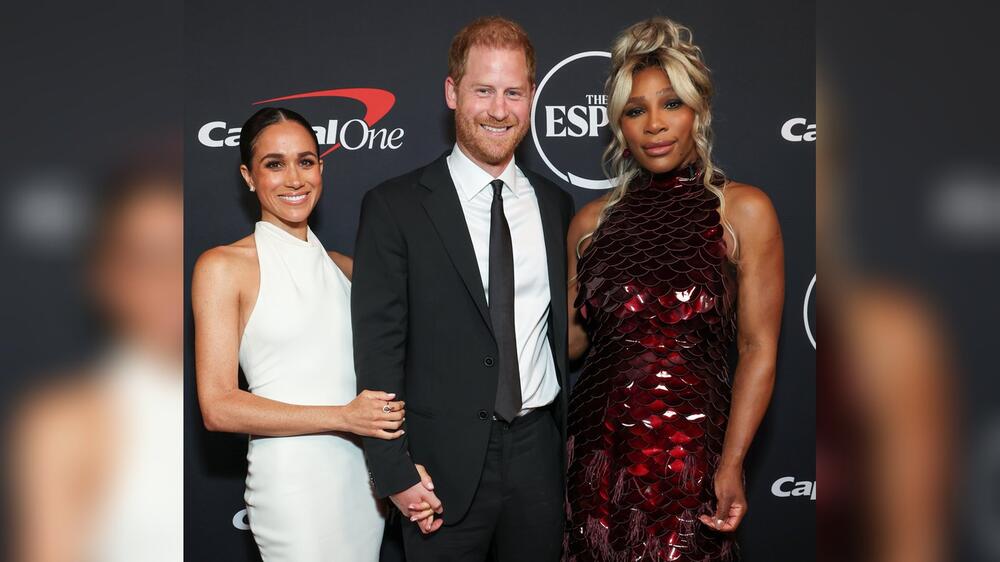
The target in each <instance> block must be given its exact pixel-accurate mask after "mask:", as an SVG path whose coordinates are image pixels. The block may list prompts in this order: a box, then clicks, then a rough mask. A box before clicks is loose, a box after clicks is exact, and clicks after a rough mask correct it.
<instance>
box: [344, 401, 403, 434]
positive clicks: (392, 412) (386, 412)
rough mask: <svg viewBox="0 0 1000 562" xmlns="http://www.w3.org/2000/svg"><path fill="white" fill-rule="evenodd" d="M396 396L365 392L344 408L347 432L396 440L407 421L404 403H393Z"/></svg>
mask: <svg viewBox="0 0 1000 562" xmlns="http://www.w3.org/2000/svg"><path fill="white" fill-rule="evenodd" d="M395 397H396V395H395V394H394V393H390V392H381V391H378V390H363V391H361V394H358V396H357V398H355V399H354V400H351V402H350V403H349V404H347V405H346V406H344V407H343V410H342V414H343V416H344V424H343V425H344V426H345V427H346V429H347V431H349V432H351V433H354V434H355V435H361V436H363V437H377V438H379V439H396V438H397V437H399V436H400V435H402V434H403V433H405V432H404V431H403V430H402V429H400V428H401V427H402V425H403V422H404V421H405V420H406V410H405V409H404V406H405V405H406V403H405V402H403V401H398V402H392V399H393V398H395Z"/></svg>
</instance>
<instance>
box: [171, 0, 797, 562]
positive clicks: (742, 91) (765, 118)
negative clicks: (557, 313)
mask: <svg viewBox="0 0 1000 562" xmlns="http://www.w3.org/2000/svg"><path fill="white" fill-rule="evenodd" d="M484 15H502V16H505V17H509V18H512V19H514V20H516V21H518V22H520V23H521V25H523V26H524V28H525V29H526V30H527V31H528V33H529V35H530V36H531V38H532V41H533V43H534V45H535V50H536V56H537V65H538V68H537V76H536V79H537V81H538V89H537V91H536V98H535V102H534V103H535V105H534V107H533V108H532V123H531V125H532V131H531V133H530V134H529V135H528V136H527V137H526V138H525V140H524V142H523V143H522V145H521V147H520V149H519V151H518V153H517V159H518V163H519V165H521V166H526V167H529V168H531V169H533V170H535V171H537V172H540V173H542V174H544V175H546V176H547V177H549V178H550V179H552V180H553V181H555V182H557V183H558V184H559V185H560V186H561V187H562V188H563V189H565V190H566V191H567V192H569V193H570V194H572V196H573V198H574V199H575V200H576V203H577V207H578V208H579V207H580V206H582V205H583V204H584V203H586V202H588V201H590V200H591V199H594V198H595V197H597V196H599V195H600V194H602V193H603V192H604V189H606V187H607V186H606V183H605V182H604V181H603V175H602V173H601V168H600V163H599V162H600V153H601V151H602V149H603V147H604V145H605V143H606V142H607V134H608V130H607V126H606V124H607V114H606V110H605V106H604V103H605V98H604V88H603V84H604V80H605V78H606V76H607V72H608V66H609V60H610V59H609V58H608V57H609V54H608V52H607V51H608V50H609V48H610V45H611V41H612V39H613V38H614V37H615V35H616V34H618V33H619V32H620V31H621V30H622V29H624V28H625V27H627V26H628V25H630V24H632V23H634V22H636V21H639V20H641V19H645V18H648V17H650V16H653V15H662V16H667V17H670V18H672V19H675V20H677V21H679V22H681V23H683V24H684V25H686V26H688V27H690V28H691V29H692V31H693V32H694V38H695V42H696V43H697V44H698V45H700V46H701V47H702V49H703V51H704V54H705V58H706V61H707V63H708V65H709V67H710V68H711V70H712V75H713V79H714V82H715V86H716V91H717V95H716V98H715V103H714V115H713V116H714V129H715V132H716V139H717V141H716V148H715V160H716V162H717V163H718V164H719V165H720V166H721V167H722V168H723V170H725V172H726V173H727V175H728V176H729V177H731V178H734V179H737V180H739V181H743V182H746V183H750V184H753V185H757V186H759V187H761V188H763V189H764V190H765V191H766V192H767V193H768V194H769V195H770V197H771V199H772V201H773V202H774V205H775V207H776V209H777V212H778V216H779V219H780V221H781V228H782V231H783V234H784V241H785V252H786V258H785V259H786V278H787V283H786V301H785V314H784V323H783V329H782V336H781V344H780V345H781V347H780V351H779V358H778V373H777V384H776V387H775V391H774V398H773V402H772V405H771V408H770V410H769V412H768V414H767V417H766V418H765V420H764V422H763V424H762V426H761V428H760V430H759V432H758V435H757V437H756V439H755V441H754V444H753V448H752V451H751V453H750V455H749V458H748V459H747V463H746V471H747V494H748V501H749V506H750V508H749V511H748V515H747V517H746V519H745V521H744V523H743V524H742V526H741V529H740V530H739V540H740V544H741V549H742V553H743V557H744V559H745V560H749V561H771V560H808V559H811V558H812V557H813V556H814V548H813V543H814V539H815V529H814V525H815V516H814V511H815V505H816V504H815V500H816V482H815V446H814V441H815V415H814V408H815V347H816V332H815V318H814V308H813V307H814V304H813V303H814V301H815V281H816V276H815V242H814V241H815V226H814V225H815V197H814V171H815V156H814V147H815V144H814V141H815V138H816V130H815V129H816V125H815V113H814V112H815V108H814V66H815V65H814V56H815V48H814V8H813V7H812V5H811V4H810V3H808V2H806V3H803V2H795V1H793V0H782V1H777V2H775V1H771V2H756V3H747V2H729V3H722V2H673V1H664V0H655V1H631V2H628V3H609V2H602V1H598V0H585V1H576V2H538V1H536V0H512V1H508V2H504V3H487V2H470V1H461V2H460V1H452V2H434V3H422V2H405V3H404V2H399V3H386V2H354V3H346V2H319V1H313V2H293V3H274V2H263V1H260V0H252V1H244V2H239V3H236V2H191V1H189V2H187V3H186V7H185V18H186V31H185V42H184V48H185V59H186V84H185V88H186V96H185V100H184V103H185V149H184V159H185V161H184V164H185V195H186V196H185V231H186V236H185V261H186V272H187V279H190V275H191V270H192V267H193V265H194V262H195V260H196V259H197V257H198V256H199V255H200V254H201V253H202V252H203V251H205V250H206V249H208V248H210V247H212V246H216V245H219V244H226V243H230V242H232V241H234V240H237V239H239V238H242V237H244V236H246V235H247V234H249V233H251V232H252V230H253V223H254V221H256V219H257V216H258V215H257V212H258V210H257V203H256V199H255V198H253V197H252V196H251V194H250V193H248V191H247V190H246V188H245V186H244V185H243V183H242V180H241V178H240V176H239V173H238V166H239V150H238V147H237V144H238V138H239V128H240V126H241V124H242V123H243V121H244V120H245V119H246V118H247V117H249V116H250V115H251V114H252V113H253V112H254V111H256V110H257V109H258V108H259V107H261V106H262V105H265V104H266V105H278V106H284V107H288V108H291V109H294V110H295V111H297V112H299V113H302V114H303V115H304V116H305V117H306V118H307V119H309V120H310V122H311V123H312V124H313V125H314V126H315V128H316V132H317V136H318V138H319V141H320V150H321V152H323V158H324V160H325V168H324V184H323V185H324V194H323V198H322V200H321V201H320V202H319V206H318V208H317V212H316V213H315V216H314V220H313V222H312V226H313V229H314V231H315V232H316V234H317V235H318V236H319V237H320V239H321V240H322V241H323V243H324V245H325V246H326V247H327V249H331V250H338V251H340V252H343V253H346V254H351V253H352V252H353V246H354V236H355V232H356V229H357V225H358V213H359V210H360V203H361V197H362V195H363V194H364V193H365V191H367V190H368V189H370V188H371V187H373V186H375V185H377V184H379V183H380V182H382V181H383V180H385V179H388V178H390V177H393V176H396V175H399V174H401V173H403V172H406V171H408V170H411V169H413V168H416V167H418V166H421V165H423V164H425V163H427V162H429V161H431V160H432V159H434V158H435V157H437V156H439V155H440V154H441V153H442V152H443V151H445V150H446V149H448V148H449V147H450V146H451V145H452V143H453V142H454V134H453V132H452V131H453V121H452V118H451V112H450V111H449V110H448V108H447V106H446V105H445V101H444V79H445V77H446V74H447V55H448V46H449V44H450V42H451V38H452V37H453V36H454V34H455V33H456V32H457V31H458V30H459V29H460V28H461V27H462V26H463V25H465V24H466V23H468V22H470V21H472V20H473V19H475V18H476V17H479V16H484ZM188 302H190V301H188ZM187 326H188V346H187V350H186V353H187V358H186V366H185V368H186V374H185V376H186V382H187V384H186V402H185V408H186V410H187V411H186V422H185V423H186V427H185V467H186V477H185V550H186V553H187V558H188V559H190V560H213V561H219V562H222V561H244V560H257V559H259V555H258V554H257V553H256V549H255V546H254V544H253V538H252V536H251V535H250V531H249V530H248V526H247V520H246V511H245V507H244V505H243V480H244V477H245V475H246V448H247V436H245V435H231V434H217V433H216V434H213V433H209V432H207V431H205V429H204V428H203V426H202V420H201V415H200V413H199V411H198V404H197V397H196V394H195V385H194V360H193V345H192V342H193V337H192V334H193V324H192V322H191V315H190V307H189V309H188V324H187Z"/></svg>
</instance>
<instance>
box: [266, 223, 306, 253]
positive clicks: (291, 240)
mask: <svg viewBox="0 0 1000 562" xmlns="http://www.w3.org/2000/svg"><path fill="white" fill-rule="evenodd" d="M256 232H265V233H267V234H269V235H271V236H272V237H274V238H275V239H277V240H280V241H282V242H284V243H286V244H289V245H293V246H299V247H302V248H312V247H316V246H317V241H318V239H317V238H316V235H315V234H313V231H312V229H311V228H309V227H308V226H306V240H302V239H301V238H298V237H297V236H295V235H294V234H292V233H290V232H288V231H287V230H285V229H283V228H281V227H280V226H278V225H276V224H271V223H269V222H267V221H257V225H256Z"/></svg>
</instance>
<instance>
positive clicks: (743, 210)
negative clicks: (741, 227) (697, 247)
mask: <svg viewBox="0 0 1000 562" xmlns="http://www.w3.org/2000/svg"><path fill="white" fill-rule="evenodd" d="M723 194H724V196H725V198H726V212H727V216H728V217H729V219H730V220H733V221H737V220H743V221H759V220H767V219H769V218H771V217H774V216H775V212H774V205H773V204H772V203H771V198H770V197H768V196H767V193H765V192H764V190H763V189H761V188H759V187H757V186H754V185H750V184H747V183H740V182H730V183H728V184H726V188H725V190H724V191H723Z"/></svg>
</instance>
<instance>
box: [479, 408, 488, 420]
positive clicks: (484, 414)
mask: <svg viewBox="0 0 1000 562" xmlns="http://www.w3.org/2000/svg"><path fill="white" fill-rule="evenodd" d="M488 417H490V414H489V413H488V412H487V411H486V410H479V419H481V420H485V419H486V418H488Z"/></svg>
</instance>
